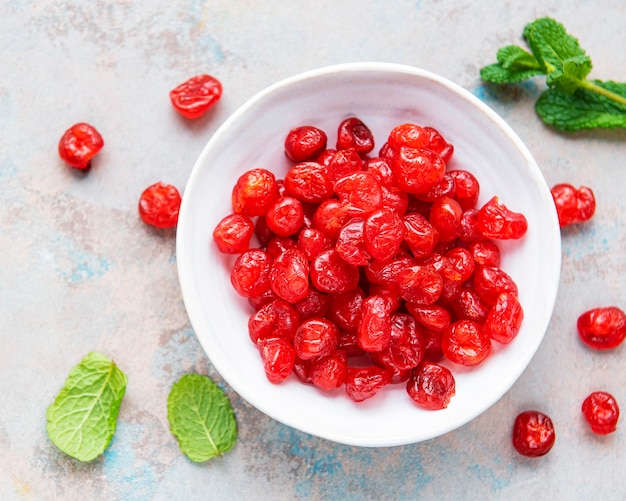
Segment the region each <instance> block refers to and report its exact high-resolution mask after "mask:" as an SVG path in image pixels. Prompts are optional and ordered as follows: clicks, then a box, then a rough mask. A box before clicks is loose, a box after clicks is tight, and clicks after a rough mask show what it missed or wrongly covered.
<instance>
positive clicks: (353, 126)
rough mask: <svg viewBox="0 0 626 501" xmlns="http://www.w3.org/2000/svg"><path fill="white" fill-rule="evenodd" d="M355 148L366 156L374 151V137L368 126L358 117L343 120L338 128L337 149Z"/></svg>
mask: <svg viewBox="0 0 626 501" xmlns="http://www.w3.org/2000/svg"><path fill="white" fill-rule="evenodd" d="M348 148H354V149H355V150H356V151H357V152H358V153H359V154H361V155H365V154H367V153H369V152H370V151H372V150H373V149H374V135H373V134H372V131H371V130H370V129H369V127H368V126H367V125H365V124H364V123H363V121H362V120H360V119H359V118H357V117H349V118H346V119H345V120H342V121H341V122H340V123H339V127H338V128H337V149H338V150H345V149H348Z"/></svg>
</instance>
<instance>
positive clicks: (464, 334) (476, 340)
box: [441, 320, 491, 366]
mask: <svg viewBox="0 0 626 501" xmlns="http://www.w3.org/2000/svg"><path fill="white" fill-rule="evenodd" d="M441 350H442V351H443V354H444V355H445V357H446V358H447V359H448V360H450V361H451V362H454V363H457V364H460V365H470V366H471V365H478V364H479V363H481V362H482V361H483V360H485V358H487V356H488V355H489V352H490V351H491V339H490V338H489V336H488V335H487V333H486V332H485V330H484V328H483V326H482V325H480V324H478V323H476V322H474V321H473V320H457V321H456V322H454V323H452V324H451V325H450V326H449V327H448V328H447V329H446V330H445V331H444V333H443V336H442V338H441Z"/></svg>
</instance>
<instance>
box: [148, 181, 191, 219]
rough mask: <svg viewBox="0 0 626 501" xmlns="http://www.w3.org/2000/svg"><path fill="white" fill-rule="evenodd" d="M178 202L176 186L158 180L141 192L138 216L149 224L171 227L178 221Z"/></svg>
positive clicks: (179, 197) (178, 193)
mask: <svg viewBox="0 0 626 501" xmlns="http://www.w3.org/2000/svg"><path fill="white" fill-rule="evenodd" d="M180 204H181V196H180V192H179V191H178V189H177V188H176V186H173V185H171V184H165V183H162V182H160V181H159V182H158V183H155V184H153V185H150V186H148V187H147V188H146V189H145V190H144V191H143V192H142V193H141V196H140V197H139V216H140V217H141V219H142V221H143V222H144V223H146V224H149V225H151V226H155V227H157V228H173V227H174V226H176V224H177V223H178V212H179V210H180Z"/></svg>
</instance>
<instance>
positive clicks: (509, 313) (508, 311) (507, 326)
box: [485, 292, 524, 344]
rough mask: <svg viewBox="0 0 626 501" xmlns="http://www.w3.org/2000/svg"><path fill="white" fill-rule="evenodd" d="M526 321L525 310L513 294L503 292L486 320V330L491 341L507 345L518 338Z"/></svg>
mask: <svg viewBox="0 0 626 501" xmlns="http://www.w3.org/2000/svg"><path fill="white" fill-rule="evenodd" d="M523 319H524V310H523V309H522V305H521V304H520V302H519V299H517V296H516V295H515V294H513V293H512V292H503V293H502V294H500V295H499V296H498V299H496V303H495V304H494V305H493V307H492V308H491V310H489V313H488V314H487V318H486V320H485V330H486V331H487V334H488V335H489V337H490V338H491V339H493V340H494V341H497V342H498V343H502V344H507V343H510V342H511V341H513V338H515V336H517V333H518V332H519V330H520V328H521V326H522V320H523Z"/></svg>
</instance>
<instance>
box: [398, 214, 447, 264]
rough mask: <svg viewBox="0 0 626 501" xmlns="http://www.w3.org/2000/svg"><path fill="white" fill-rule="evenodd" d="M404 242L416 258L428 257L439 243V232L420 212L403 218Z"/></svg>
mask: <svg viewBox="0 0 626 501" xmlns="http://www.w3.org/2000/svg"><path fill="white" fill-rule="evenodd" d="M403 222H404V227H405V234H404V240H405V241H406V243H407V245H408V246H409V250H410V251H411V253H412V254H413V256H414V257H417V258H420V257H426V256H428V255H429V254H430V253H431V252H432V250H433V249H434V248H435V245H437V243H438V242H439V231H438V230H437V229H436V228H435V227H434V226H433V225H432V224H431V222H430V221H429V220H428V219H426V218H425V217H424V216H422V215H421V214H420V213H418V212H411V213H409V214H405V215H404V218H403Z"/></svg>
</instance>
